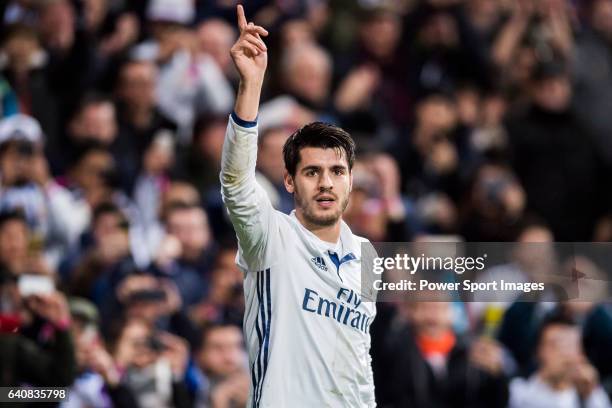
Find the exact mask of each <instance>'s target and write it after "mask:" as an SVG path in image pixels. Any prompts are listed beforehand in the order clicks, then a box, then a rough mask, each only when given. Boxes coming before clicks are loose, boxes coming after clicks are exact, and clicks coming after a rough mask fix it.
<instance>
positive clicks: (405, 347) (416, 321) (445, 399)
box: [375, 301, 508, 407]
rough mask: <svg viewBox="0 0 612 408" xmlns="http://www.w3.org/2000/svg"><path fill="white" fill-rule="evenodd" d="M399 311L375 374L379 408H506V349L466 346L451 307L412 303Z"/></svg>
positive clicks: (484, 343)
mask: <svg viewBox="0 0 612 408" xmlns="http://www.w3.org/2000/svg"><path fill="white" fill-rule="evenodd" d="M400 310H401V311H400V313H399V315H398V319H399V320H398V321H395V322H393V323H391V326H390V329H391V333H389V335H388V336H387V339H386V340H387V341H386V343H385V348H384V355H382V356H380V360H379V364H380V365H379V366H378V373H375V375H376V376H377V377H378V379H377V382H376V392H377V401H379V404H380V406H381V407H386V406H389V407H396V406H418V407H430V406H431V407H433V406H436V407H505V406H506V404H507V400H508V390H507V386H508V385H507V380H506V377H505V374H504V371H503V361H502V349H501V347H500V346H499V345H498V344H497V343H496V342H495V341H493V340H491V339H486V338H481V339H477V340H475V341H473V342H471V343H467V342H466V341H465V339H462V338H460V337H459V336H457V335H456V334H455V333H454V332H453V330H452V318H451V306H450V304H449V303H448V302H439V301H438V302H436V301H429V302H414V303H410V304H404V305H402V306H401V309H400ZM376 367H377V366H375V369H376ZM407 372H409V373H410V374H411V375H409V376H407V375H405V373H407ZM402 373H404V374H402ZM375 378H376V377H375ZM400 379H401V380H400Z"/></svg>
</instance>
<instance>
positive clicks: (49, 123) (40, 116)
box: [1, 24, 60, 146]
mask: <svg viewBox="0 0 612 408" xmlns="http://www.w3.org/2000/svg"><path fill="white" fill-rule="evenodd" d="M2 54H3V56H4V64H3V66H1V70H2V71H1V73H2V76H4V77H5V78H6V80H7V82H8V84H9V85H10V87H11V88H12V89H13V91H14V92H15V96H16V97H17V102H18V109H19V112H21V113H24V114H26V115H30V116H33V117H35V118H36V119H37V120H38V121H39V122H40V124H41V126H42V129H43V130H44V132H45V134H46V135H47V137H48V139H49V140H50V141H52V142H53V143H52V146H54V143H56V141H57V137H58V136H59V135H58V133H59V130H60V129H59V120H58V119H59V117H58V111H57V98H56V97H55V95H54V93H53V92H52V89H51V84H50V81H49V77H48V62H49V57H48V55H47V53H46V52H45V50H44V49H43V47H42V45H41V44H40V41H39V39H38V36H37V33H36V31H35V30H34V29H33V28H30V27H28V26H24V25H19V24H17V25H14V26H12V27H10V28H8V29H7V33H6V35H5V36H4V40H3V41H2ZM7 116H8V115H7Z"/></svg>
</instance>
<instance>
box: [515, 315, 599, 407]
mask: <svg viewBox="0 0 612 408" xmlns="http://www.w3.org/2000/svg"><path fill="white" fill-rule="evenodd" d="M537 347H538V348H537V351H538V370H537V371H536V372H535V373H534V374H533V375H532V376H531V377H529V379H522V378H516V379H514V380H513V381H512V383H511V384H510V405H509V406H510V407H511V408H514V407H521V408H522V407H576V408H577V407H582V406H584V407H587V408H595V407H602V408H603V407H609V406H610V401H609V400H608V397H607V395H606V393H605V392H604V391H603V389H602V388H601V386H600V385H599V379H598V374H597V371H596V370H595V368H594V367H593V366H592V365H591V364H590V362H589V361H588V360H587V358H586V357H585V356H584V354H583V351H582V347H581V345H580V330H579V329H578V328H577V327H576V326H575V325H574V323H573V322H572V321H571V320H567V319H562V318H550V320H547V321H545V322H544V323H542V326H541V327H540V334H539V339H538V346H537Z"/></svg>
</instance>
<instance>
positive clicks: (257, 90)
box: [230, 5, 268, 121]
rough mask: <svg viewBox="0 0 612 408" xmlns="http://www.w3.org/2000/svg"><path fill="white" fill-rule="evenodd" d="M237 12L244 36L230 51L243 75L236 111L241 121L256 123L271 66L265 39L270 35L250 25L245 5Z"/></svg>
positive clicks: (239, 25) (241, 33)
mask: <svg viewBox="0 0 612 408" xmlns="http://www.w3.org/2000/svg"><path fill="white" fill-rule="evenodd" d="M237 11H238V28H239V29H240V37H239V38H238V41H236V43H235V44H234V46H233V47H232V49H231V51H230V53H231V55H232V59H233V60H234V65H236V69H238V73H239V74H240V86H239V87H238V96H237V98H236V105H235V107H234V112H235V113H236V115H237V116H238V117H239V118H240V119H243V120H247V121H254V120H255V119H256V118H257V110H258V109H259V97H260V95H261V86H262V84H263V79H264V75H265V73H266V66H267V65H268V49H267V48H266V45H265V44H264V42H263V41H262V40H261V36H267V35H268V32H267V31H266V30H265V29H264V28H262V27H260V26H256V25H255V24H253V23H247V20H246V17H245V15H244V8H242V6H241V5H238V7H237Z"/></svg>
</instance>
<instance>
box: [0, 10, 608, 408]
mask: <svg viewBox="0 0 612 408" xmlns="http://www.w3.org/2000/svg"><path fill="white" fill-rule="evenodd" d="M244 5H245V8H246V11H247V16H248V18H249V19H250V20H251V19H252V20H254V21H255V22H256V23H257V24H260V25H262V26H264V27H266V28H267V29H268V30H269V31H270V36H269V37H268V39H267V40H266V43H267V45H268V49H269V64H268V73H267V77H266V81H265V85H264V92H263V101H262V105H261V109H260V114H259V132H260V147H259V156H258V163H257V165H258V171H259V174H258V178H259V180H260V182H261V183H262V184H263V185H264V186H265V188H266V189H267V191H268V192H269V195H270V197H271V199H272V201H273V203H274V205H275V206H276V207H277V208H278V209H279V210H281V211H285V212H288V211H290V210H291V208H292V206H293V202H292V198H291V197H290V196H289V195H288V194H287V193H286V192H285V191H284V188H283V186H282V175H283V170H284V169H283V162H282V155H281V150H282V145H283V143H284V141H285V139H286V137H287V136H288V135H289V134H290V133H291V132H292V131H293V130H295V129H296V128H298V127H299V126H301V125H303V124H305V123H307V122H310V121H314V120H322V121H326V122H331V123H335V124H338V125H340V126H342V127H343V128H345V129H346V130H348V131H349V132H350V133H351V134H352V135H353V136H354V138H355V139H356V141H357V145H358V160H357V163H356V165H355V168H354V183H355V189H354V191H353V193H352V199H351V203H350V206H349V208H348V210H347V213H346V216H345V220H346V221H347V223H348V224H349V225H350V226H351V228H352V229H353V232H354V233H356V234H359V235H363V236H366V237H368V238H369V239H370V240H372V241H411V240H421V241H427V240H431V239H435V237H437V236H440V235H442V236H445V237H447V238H448V237H449V236H450V237H453V239H463V240H466V241H504V242H506V241H507V242H513V241H517V242H552V241H586V242H588V241H610V239H611V238H612V212H611V209H612V207H611V206H610V204H611V201H610V193H609V191H610V189H609V181H610V178H609V176H610V170H611V165H612V139H611V138H612V106H611V104H610V103H611V102H610V101H612V0H584V1H578V0H574V1H566V0H518V1H513V0H396V1H384V0H360V1H358V0H330V1H325V0H276V1H265V0H252V1H248V0H247V1H244ZM0 16H2V17H1V18H2V33H1V35H2V37H1V42H0V98H1V104H0V117H1V118H2V121H1V122H0V174H1V177H0V209H1V212H0V264H1V265H2V308H1V309H0V313H1V314H0V318H1V320H0V323H1V325H0V327H1V328H2V333H1V334H0V353H1V355H2V358H1V359H0V360H1V361H0V367H1V368H2V369H1V370H0V379H1V380H0V382H1V383H2V385H18V384H24V383H25V384H31V385H46V386H49V385H63V386H71V387H72V390H73V392H72V393H71V395H72V396H71V399H70V401H68V402H67V403H65V405H66V406H96V407H97V406H100V407H102V406H113V405H114V406H135V404H139V406H143V407H144V406H147V407H148V406H173V405H174V406H178V407H183V406H192V405H196V406H201V407H203V406H212V407H231V406H240V405H241V404H244V401H245V398H246V395H247V393H248V381H249V380H248V364H247V362H246V357H245V354H244V346H243V344H242V337H241V331H240V325H241V322H242V312H243V308H244V306H243V298H242V287H241V273H240V271H239V270H237V268H236V266H235V265H234V254H235V251H236V243H235V240H234V234H233V231H232V229H231V226H230V225H229V223H228V220H227V218H226V216H225V211H224V209H223V207H222V203H221V197H220V191H219V190H220V187H219V181H218V173H219V164H220V157H221V146H222V143H223V137H224V131H225V127H226V124H227V118H228V114H229V112H230V111H231V109H232V106H233V101H234V94H235V90H236V88H237V81H238V78H237V73H236V71H235V70H234V69H233V65H232V62H231V59H230V55H229V49H230V47H231V45H232V43H233V42H234V41H235V39H236V37H237V30H236V28H235V25H236V24H235V2H234V1H233V0H206V1H189V0H149V1H146V0H134V1H122V0H72V1H71V0H9V1H6V2H2V5H1V6H0ZM540 261H541V260H540ZM584 262H585V265H583V267H584V268H595V266H594V265H592V264H589V263H588V261H587V260H584ZM544 264H546V262H544ZM542 267H543V266H542V262H534V260H533V259H530V257H529V256H526V255H525V254H522V255H521V254H517V255H516V257H515V259H513V260H512V261H510V262H509V263H508V264H507V265H505V266H504V268H506V269H502V270H497V271H495V273H502V274H503V273H512V274H515V275H513V276H517V275H516V274H518V276H519V277H520V276H524V277H525V279H527V277H528V276H530V273H532V272H533V269H538V268H542ZM544 267H548V268H563V267H564V266H563V265H545V266H544ZM30 274H37V275H43V276H48V277H50V278H51V279H52V281H53V282H54V285H55V286H56V287H57V288H58V290H59V292H57V293H55V294H53V295H51V296H47V297H44V296H43V297H38V298H34V299H31V298H30V299H28V298H24V297H23V296H21V295H20V292H19V290H17V287H18V285H19V283H18V282H19V276H22V275H30ZM521 274H522V275H521ZM502 276H503V275H502ZM68 310H69V311H70V313H71V315H72V319H71V323H70V322H69V320H68V319H66V317H67V316H68ZM16 316H20V319H21V320H20V321H18V319H17V318H16ZM17 326H20V328H19V330H17V332H15V331H14V329H15V327H17ZM542 327H545V328H547V330H544V331H542V330H541V329H542ZM551 327H552V329H551ZM372 330H373V331H372V342H373V343H372V354H373V357H374V374H375V380H376V387H377V399H378V403H379V405H380V406H389V407H395V406H397V407H403V406H415V407H429V406H432V407H433V406H436V407H438V406H440V407H494V406H506V404H507V401H508V400H510V401H511V403H512V404H514V405H513V406H521V407H527V406H529V405H528V402H529V401H532V402H533V401H540V402H542V401H543V402H542V405H539V406H551V407H552V406H555V405H554V404H555V403H556V402H555V401H557V400H555V398H561V399H562V398H569V400H570V401H573V400H572V398H575V397H576V395H579V396H580V397H581V398H582V399H583V402H584V403H585V404H586V405H585V406H589V407H595V406H597V407H599V406H608V405H607V404H609V403H608V402H607V400H606V399H605V391H604V390H605V389H607V392H608V393H610V392H612V381H611V379H612V352H611V351H610V347H609V345H610V344H612V314H611V311H610V306H609V305H607V304H598V303H580V304H573V303H571V302H570V303H568V302H562V301H558V299H555V298H550V297H548V298H545V299H544V298H543V299H539V301H536V302H530V303H525V302H517V299H515V298H507V299H506V298H504V299H503V301H500V302H497V303H495V304H489V305H486V304H485V305H483V304H461V303H458V302H454V303H441V302H438V303H412V304H408V305H401V304H381V305H380V306H379V317H378V319H377V321H376V324H375V325H374V326H373V329H372ZM68 332H70V333H71V334H72V337H70V336H68V335H67V333H68ZM579 332H580V333H581V334H582V336H581V338H578V337H577V336H574V334H577V333H579ZM287 335H290V328H288V334H287ZM572 336H574V337H572ZM557 337H558V338H557ZM71 338H72V340H71ZM559 339H561V340H559ZM580 343H582V345H583V347H581V346H580ZM582 349H583V350H582ZM288 364H290V359H289V360H288ZM534 372H535V373H540V374H542V373H544V374H542V377H541V378H544V380H542V381H541V382H537V383H534V381H531V380H534V378H536V377H537V376H536V377H530V376H531V375H532V374H533V373H534ZM568 373H570V374H568ZM537 378H540V377H537ZM530 381H531V382H530ZM555 381H557V382H558V383H561V384H563V387H561V388H563V390H564V391H555V392H551V389H552V388H547V387H549V386H552V384H558V383H557V382H555ZM602 387H603V388H602ZM568 395H569V396H568ZM525 398H526V399H525ZM589 404H600V405H589ZM569 406H573V405H569Z"/></svg>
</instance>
